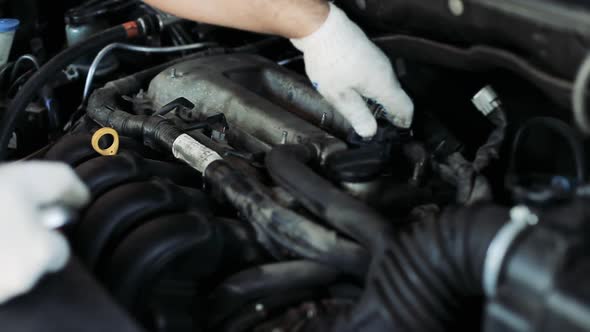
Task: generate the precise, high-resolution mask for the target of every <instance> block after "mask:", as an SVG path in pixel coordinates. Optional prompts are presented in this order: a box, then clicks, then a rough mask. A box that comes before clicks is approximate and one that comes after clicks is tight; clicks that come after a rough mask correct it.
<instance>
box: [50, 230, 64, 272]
mask: <svg viewBox="0 0 590 332" xmlns="http://www.w3.org/2000/svg"><path fill="white" fill-rule="evenodd" d="M46 241H47V248H48V249H49V255H48V257H47V261H46V263H47V264H46V267H47V272H57V271H59V270H61V269H63V268H64V266H66V264H67V262H68V260H69V259H70V246H69V245H68V242H67V241H66V239H65V237H64V236H63V235H62V234H61V233H58V232H56V231H50V232H48V233H47V237H46Z"/></svg>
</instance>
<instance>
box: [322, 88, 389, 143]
mask: <svg viewBox="0 0 590 332" xmlns="http://www.w3.org/2000/svg"><path fill="white" fill-rule="evenodd" d="M320 93H321V94H322V95H323V96H324V98H326V100H327V101H328V102H330V103H331V104H332V106H334V108H335V109H336V111H337V112H339V113H340V114H342V116H344V118H345V119H346V120H348V122H350V124H351V126H352V128H353V129H354V130H355V132H356V133H357V134H358V135H359V136H361V137H363V138H372V137H373V136H375V134H376V133H377V120H375V117H374V116H373V114H372V113H371V111H370V110H369V108H368V107H367V105H366V103H365V101H364V100H363V98H362V97H361V96H360V95H359V94H358V93H357V92H356V91H354V90H352V89H344V90H341V91H321V89H320Z"/></svg>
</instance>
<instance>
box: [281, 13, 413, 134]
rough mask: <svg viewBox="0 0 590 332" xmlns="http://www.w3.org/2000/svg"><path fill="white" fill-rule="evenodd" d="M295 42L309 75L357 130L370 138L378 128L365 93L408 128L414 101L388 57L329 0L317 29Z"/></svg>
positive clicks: (390, 118)
mask: <svg viewBox="0 0 590 332" xmlns="http://www.w3.org/2000/svg"><path fill="white" fill-rule="evenodd" d="M291 41H292V42H293V44H294V45H295V47H297V48H298V49H299V50H300V51H302V52H303V53H304V57H305V66H306V71H307V75H308V76H309V78H310V79H311V81H312V82H313V83H314V85H315V86H316V88H317V89H318V91H319V92H320V93H321V94H322V95H323V96H324V97H325V98H326V99H327V100H328V101H329V102H330V103H331V104H332V105H333V106H334V107H335V108H336V110H337V111H339V112H340V113H342V115H343V116H344V117H345V118H346V119H347V120H348V121H349V122H350V124H351V125H352V127H353V128H354V130H355V131H356V132H357V134H359V135H360V136H362V137H365V138H370V137H372V136H374V135H375V133H376V132H377V122H376V120H375V118H374V116H373V114H371V112H370V111H369V109H368V108H367V106H366V103H365V101H364V100H363V98H362V97H361V96H363V97H366V98H369V99H372V100H374V101H376V102H377V103H379V104H381V106H383V107H384V109H385V112H386V113H387V115H386V118H388V119H389V120H390V121H391V122H393V124H395V125H397V126H399V127H403V128H408V127H410V125H411V124H412V117H413V114H414V105H413V103H412V100H411V99H410V97H408V95H407V94H406V93H405V92H404V91H403V90H402V88H401V86H400V84H399V82H398V80H397V78H396V76H395V73H394V71H393V68H392V66H391V63H390V61H389V59H388V58H387V56H386V55H385V54H384V53H383V52H382V51H381V50H380V49H379V48H378V47H377V46H376V45H375V44H373V43H372V42H371V41H370V40H369V39H368V38H367V36H366V35H365V33H364V32H363V31H362V30H361V29H360V28H359V27H358V26H357V25H356V24H355V23H354V22H352V21H351V20H350V19H349V18H348V17H347V16H346V14H345V13H344V12H343V11H342V10H341V9H339V8H338V7H336V6H335V5H333V4H330V14H329V16H328V18H327V20H326V22H325V23H324V24H323V25H322V26H321V27H320V28H319V30H317V31H316V32H314V33H313V34H311V35H309V36H307V37H304V38H301V39H292V40H291Z"/></svg>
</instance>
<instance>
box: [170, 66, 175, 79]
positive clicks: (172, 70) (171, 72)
mask: <svg viewBox="0 0 590 332" xmlns="http://www.w3.org/2000/svg"><path fill="white" fill-rule="evenodd" d="M170 78H176V68H172V69H171V70H170Z"/></svg>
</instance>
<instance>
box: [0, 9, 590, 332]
mask: <svg viewBox="0 0 590 332" xmlns="http://www.w3.org/2000/svg"><path fill="white" fill-rule="evenodd" d="M33 2H35V1H31V3H33ZM73 2H76V1H73ZM2 3H3V2H2V1H0V7H1V6H2ZM120 3H124V4H121V7H120V6H119V5H120ZM336 3H337V4H338V5H341V6H342V7H343V8H345V9H346V10H347V12H348V14H349V15H350V16H351V17H352V18H353V19H355V20H357V21H358V22H361V24H362V27H363V28H364V29H365V30H366V32H367V33H368V34H369V35H370V37H371V38H372V40H373V41H374V42H375V43H376V44H377V45H378V46H379V47H380V48H382V50H383V51H384V52H385V53H386V55H387V56H388V57H389V58H390V60H391V63H392V65H393V67H394V69H395V71H396V74H397V76H398V77H399V81H400V84H401V85H402V87H403V88H404V90H405V91H406V92H407V93H408V95H410V96H411V98H412V99H413V101H414V104H415V117H414V122H413V124H412V127H411V128H399V127H396V126H395V125H393V124H392V123H390V121H388V120H387V118H386V114H385V112H384V109H383V107H382V106H381V105H379V104H378V103H376V101H374V100H370V99H365V100H364V102H365V103H366V105H367V106H368V107H369V109H370V110H371V112H372V113H373V115H374V116H375V118H376V119H377V120H378V131H377V134H376V135H375V137H373V138H372V139H363V138H361V137H359V136H358V135H356V134H355V133H354V131H353V130H352V128H351V125H350V123H348V122H347V121H346V120H345V119H344V118H343V117H342V116H341V115H340V114H339V113H338V112H337V111H336V110H335V109H334V108H333V107H332V106H331V105H330V104H329V103H328V102H327V101H326V100H325V99H324V98H323V97H322V96H321V95H320V94H319V93H318V92H317V91H316V89H315V88H314V85H313V84H312V82H310V81H309V80H308V79H307V78H306V76H305V64H304V61H303V60H302V56H301V54H300V53H299V52H298V51H297V50H296V49H295V48H293V47H292V46H291V45H290V44H288V42H285V41H283V40H279V39H277V38H268V37H267V36H260V35H252V34H245V33H243V32H238V31H235V30H230V29H223V28H216V27H211V26H209V25H206V24H200V23H192V22H186V21H180V20H178V19H177V18H174V17H169V16H166V17H163V16H161V13H159V12H156V11H154V10H153V9H152V8H150V7H148V6H147V5H145V4H143V3H142V2H141V1H108V2H104V3H103V4H100V2H96V1H92V2H90V3H86V4H87V5H89V6H88V7H85V6H82V7H75V8H73V9H71V10H70V11H68V12H66V13H65V17H66V21H67V22H68V24H67V25H66V26H65V27H64V26H62V25H63V22H62V21H63V20H62V17H61V16H64V13H60V15H61V16H60V17H59V20H58V21H59V24H58V28H59V29H61V30H59V31H60V35H59V36H61V31H63V28H65V29H66V35H67V37H68V41H69V40H72V37H76V38H73V39H74V40H85V38H88V37H89V35H85V34H86V33H88V31H94V32H96V31H100V30H101V29H100V27H101V26H103V25H104V26H108V25H112V24H120V23H121V22H125V20H128V19H129V18H130V17H142V20H144V21H138V22H143V24H145V28H146V31H147V32H146V34H145V36H142V38H140V39H137V40H134V43H135V44H133V45H131V44H129V45H126V46H124V47H123V46H121V45H118V44H115V46H117V47H121V48H123V50H122V49H117V47H115V46H113V45H110V46H106V47H105V49H106V53H104V54H103V52H101V53H100V54H102V55H105V54H106V55H105V56H104V57H103V58H102V60H103V61H102V62H101V61H98V62H97V63H94V61H97V60H96V59H95V60H94V61H93V60H92V59H90V58H91V55H92V56H95V55H97V54H96V53H97V52H98V50H97V51H96V52H94V51H93V52H86V53H88V54H86V53H85V54H86V56H85V57H82V58H77V60H75V61H74V60H72V61H69V62H68V63H67V65H66V66H64V68H61V67H60V68H59V70H57V74H55V75H53V76H51V79H52V80H53V81H51V82H50V83H51V84H49V83H48V82H45V83H44V84H43V85H42V86H43V88H42V89H41V88H39V93H37V92H35V91H32V92H31V91H25V90H26V88H27V85H26V84H27V83H26V82H29V80H31V79H33V78H34V77H35V76H32V75H33V74H34V72H35V71H36V70H37V69H36V68H34V67H35V66H34V63H31V64H27V63H28V62H32V61H31V58H32V59H37V58H38V59H37V60H40V61H39V62H41V63H43V62H45V63H47V61H45V60H44V57H43V52H37V49H36V48H35V49H33V53H35V55H34V56H33V55H26V56H25V55H21V57H20V58H19V59H18V60H15V61H12V62H9V63H8V64H7V65H6V66H5V67H3V69H2V71H0V86H2V87H4V88H5V89H0V90H2V91H4V90H6V91H5V92H3V93H2V103H1V105H0V111H2V112H7V113H4V114H8V115H10V114H11V113H10V110H12V109H13V108H14V107H15V106H14V105H15V104H13V103H11V101H12V100H13V99H16V96H17V95H30V96H32V97H31V100H32V102H30V103H28V104H27V105H25V106H23V114H24V115H26V116H24V115H23V116H22V117H21V118H19V119H18V121H17V120H15V123H17V124H18V125H17V126H16V129H15V130H14V132H13V131H12V130H11V131H10V135H11V136H10V137H11V140H10V141H11V144H10V146H9V149H8V150H7V151H8V152H9V154H8V155H9V156H10V157H11V158H12V159H20V158H21V157H22V158H26V159H31V160H35V159H41V160H48V161H61V162H64V163H66V164H68V165H70V166H71V167H72V168H73V169H74V170H75V172H76V174H77V175H78V176H79V177H80V178H81V179H82V181H83V182H84V183H85V184H86V185H87V186H88V188H89V189H90V191H91V194H92V199H91V201H90V203H89V204H88V205H87V206H85V207H84V208H83V210H82V211H80V213H79V215H73V216H72V220H71V223H69V224H68V225H67V226H66V227H64V228H63V229H62V230H61V231H63V233H64V234H65V235H66V236H67V239H68V241H69V243H70V245H71V247H72V251H73V255H74V256H75V257H76V259H77V260H79V261H80V265H81V266H82V267H83V269H84V270H85V271H86V272H87V273H88V274H90V275H91V276H92V277H93V278H94V279H95V280H96V281H97V282H98V283H99V284H100V285H101V286H102V287H104V288H105V289H106V291H107V292H108V294H109V296H111V297H112V299H113V301H114V302H116V303H117V305H119V306H121V307H122V308H123V310H124V312H125V314H126V315H128V316H129V318H130V319H132V320H135V321H136V322H137V323H138V325H139V326H141V327H142V328H143V329H145V330H146V331H154V332H188V331H236V332H237V331H256V332H262V331H269V332H279V331H284V332H289V331H292V332H304V331H308V332H315V331H338V332H346V331H350V332H352V331H454V330H459V331H462V330H469V331H480V330H481V331H485V332H496V331H517V332H530V331H555V330H558V329H561V330H563V331H568V332H569V331H572V332H576V331H590V323H589V322H588V317H590V298H589V297H588V294H590V285H589V284H588V283H587V282H586V280H588V275H589V274H590V272H589V271H590V269H588V266H590V265H589V264H588V262H589V261H590V260H589V259H588V253H589V252H590V251H588V250H587V249H588V248H587V246H588V243H590V242H589V241H588V239H587V237H588V234H589V233H588V222H587V219H588V217H587V216H588V215H589V214H588V206H589V205H588V204H587V199H588V196H589V195H590V189H589V188H590V187H589V186H588V184H587V174H588V171H587V166H586V165H587V162H586V161H587V153H586V152H585V150H584V147H585V143H586V142H585V141H584V139H583V138H582V137H581V135H580V131H579V130H578V129H577V128H576V126H575V125H574V122H573V121H572V116H571V114H572V112H571V108H572V107H571V102H572V99H573V98H572V93H575V92H576V89H575V88H574V77H575V76H576V74H580V72H578V68H579V65H580V60H581V58H582V57H583V56H584V54H585V52H586V50H587V49H588V46H589V44H588V32H589V31H590V30H588V29H587V27H588V22H590V21H588V20H587V18H588V17H590V14H588V11H587V9H586V8H587V6H586V5H585V4H581V3H580V2H579V1H564V2H560V1H549V0H547V1H536V2H535V1H528V0H520V1H517V0H502V1H500V0H498V1H488V0H463V1H419V2H416V1H413V2H412V1H403V0H395V1H393V0H392V1H383V0H366V1H365V0H362V1H359V0H354V1H353V0H350V1H349V0H342V1H336ZM564 3H568V5H563V4H564ZM39 6H40V7H39ZM39 6H35V8H37V9H39V8H44V6H47V4H45V5H39ZM56 6H57V5H56ZM60 6H63V7H68V6H69V5H66V4H60ZM71 6H74V5H71ZM97 8H98V11H94V10H95V9H97ZM66 9H70V8H69V7H68V8H64V10H63V11H65V10H66ZM525 9H530V10H529V11H527V10H525ZM549 9H555V10H549ZM87 11H88V12H87ZM140 14H141V15H140ZM40 17H41V18H42V15H41V16H40ZM150 18H151V19H152V21H150V20H149V19H150ZM548 18H549V19H548ZM581 18H583V19H584V18H585V19H586V20H580V19H581ZM164 19H165V21H166V22H168V23H166V24H169V25H167V26H166V27H165V29H162V28H164V23H163V21H161V20H164ZM552 19H554V20H552ZM158 20H160V21H158ZM41 21H42V20H41ZM53 21H54V20H51V21H50V22H44V21H42V22H44V23H46V24H47V25H48V26H50V27H54V26H53V25H52V24H56V23H55V22H53ZM568 22H570V23H571V22H581V23H576V25H575V27H571V24H569V25H568V24H566V23H568ZM33 23H34V22H27V24H28V25H29V26H34V24H33ZM158 23H162V24H161V25H160V24H158ZM137 24H138V26H139V23H137ZM40 26H41V27H44V25H40ZM40 29H41V28H40ZM374 29H376V30H374ZM48 31H50V30H48ZM25 32H26V31H24V32H23V36H17V37H18V38H17V41H18V40H19V39H20V42H19V43H18V46H19V48H22V47H25V48H26V46H23V42H22V40H23V39H26V40H27V42H28V40H29V39H30V40H32V41H35V43H32V44H34V45H37V44H39V43H41V44H43V40H42V39H43V38H34V35H26V34H25ZM56 36H57V34H55V35H54V38H58V37H56ZM62 37H63V36H62ZM78 37H79V39H77V38H78ZM38 39H39V40H38ZM66 42H67V41H66V40H65V39H64V40H63V43H66ZM82 43H84V42H83V41H82ZM51 45H53V44H51ZM76 45H80V44H73V45H69V46H70V47H76ZM81 45H83V46H84V47H86V45H85V44H81ZM171 45H172V46H171ZM187 45H188V46H191V45H192V46H191V47H189V48H187ZM78 47H80V46H78ZM143 47H147V48H143ZM351 47H354V45H351ZM168 48H173V49H175V51H174V52H163V53H159V52H160V51H162V49H168ZM105 49H103V51H104V50H105ZM154 50H158V52H155V51H154ZM46 51H50V52H49V53H50V54H54V53H55V54H57V52H56V51H55V50H51V48H49V47H48V48H47V50H46ZM19 55H20V54H19ZM61 57H62V56H60V55H58V56H56V58H58V59H61ZM98 58H99V57H98V56H97V59H98ZM23 59H24V60H23ZM49 59H51V57H49ZM41 60H43V61H41ZM47 60H48V59H47ZM99 60H100V59H99ZM19 61H20V62H19ZM42 68H43V66H41V69H42ZM581 73H582V74H583V72H581ZM31 77H33V78H31ZM33 81H34V79H33ZM577 90H578V92H580V91H579V90H580V89H577ZM581 90H582V91H583V90H584V87H582V88H581ZM82 91H84V92H85V93H84V96H82V95H81V94H82ZM86 92H88V93H86ZM582 96H583V92H582ZM25 99H26V98H25ZM17 100H18V99H17ZM58 101H59V102H58ZM4 105H7V106H6V107H5V106H4ZM17 106H18V105H17ZM5 109H6V110H5ZM105 128H106V129H108V131H106V132H105V131H104V130H105ZM115 142H118V143H119V144H118V146H116V147H115V146H114V145H113V144H114V143H115ZM93 143H94V145H93ZM0 155H1V153H0ZM75 266H78V265H75ZM58 278H59V275H58ZM75 279H76V278H63V279H62V280H64V281H67V283H68V286H66V287H65V288H66V289H68V287H70V285H69V284H70V280H75ZM82 279H83V281H84V283H81V284H80V285H84V284H88V283H92V282H93V281H92V280H91V278H89V277H88V276H86V277H85V278H82ZM54 281H55V280H54ZM71 283H72V284H73V285H72V286H71V289H75V290H76V291H77V292H78V293H84V292H83V291H80V290H79V289H78V287H79V288H82V289H85V287H86V286H79V285H78V284H76V283H75V282H74V281H72V282H71ZM94 288H98V287H94ZM89 289H90V287H89ZM95 291H96V292H100V289H99V290H95V289H93V292H95ZM74 293H75V292H74ZM52 296H55V297H56V298H58V297H59V296H57V295H52ZM97 298H98V299H99V300H100V301H97V303H100V306H107V305H108V304H105V302H109V301H108V298H107V297H106V296H101V297H97ZM70 299H71V298H70V297H68V296H64V297H59V301H58V303H59V304H60V305H62V304H63V305H64V307H66V308H67V305H68V304H69V305H71V303H72V301H70ZM60 301H61V302H60ZM89 301H90V300H89ZM90 302H91V301H90ZM91 305H92V303H91ZM97 305H98V304H97ZM58 307H59V306H58ZM98 311H99V310H98V309H97V312H98ZM48 312H51V313H52V312H53V311H48ZM66 312H67V313H68V314H69V311H67V310H66ZM104 312H107V313H108V315H111V311H109V310H106V311H104ZM104 312H102V311H101V313H104ZM108 315H107V316H108ZM112 315H113V316H114V314H112ZM123 316H124V315H123ZM101 317H102V316H101ZM0 318H2V310H0ZM84 319H86V317H85V316H84ZM0 320H1V319H0ZM88 320H91V318H88ZM91 324H92V322H89V323H88V326H90V325H91ZM113 324H115V323H113ZM115 325H116V324H115ZM109 326H112V325H109ZM1 328H2V327H1V326H0V329H1ZM51 332H53V331H51ZM59 332H62V331H59Z"/></svg>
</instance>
